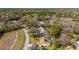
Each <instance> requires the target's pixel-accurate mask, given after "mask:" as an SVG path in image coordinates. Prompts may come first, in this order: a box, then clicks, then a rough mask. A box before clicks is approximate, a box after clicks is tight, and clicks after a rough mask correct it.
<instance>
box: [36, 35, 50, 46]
mask: <svg viewBox="0 0 79 59" xmlns="http://www.w3.org/2000/svg"><path fill="white" fill-rule="evenodd" d="M38 45H39V47H41V46H49V44H48V41H47V39H46V38H44V37H41V38H40V39H39V41H38Z"/></svg>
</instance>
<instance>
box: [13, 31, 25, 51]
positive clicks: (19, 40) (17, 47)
mask: <svg viewBox="0 0 79 59" xmlns="http://www.w3.org/2000/svg"><path fill="white" fill-rule="evenodd" d="M17 35H18V37H17V41H16V43H15V45H14V47H13V48H12V49H13V50H20V49H22V48H23V46H24V44H25V33H24V32H23V31H22V30H19V31H18V32H17Z"/></svg>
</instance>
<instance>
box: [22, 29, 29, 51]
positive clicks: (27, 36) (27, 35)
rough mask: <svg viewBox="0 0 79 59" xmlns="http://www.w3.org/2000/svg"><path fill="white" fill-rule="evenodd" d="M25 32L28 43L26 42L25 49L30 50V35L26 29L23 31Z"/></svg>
mask: <svg viewBox="0 0 79 59" xmlns="http://www.w3.org/2000/svg"><path fill="white" fill-rule="evenodd" d="M23 31H24V32H25V36H26V42H25V45H24V48H23V49H24V50H28V48H29V33H28V30H26V29H23Z"/></svg>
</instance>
